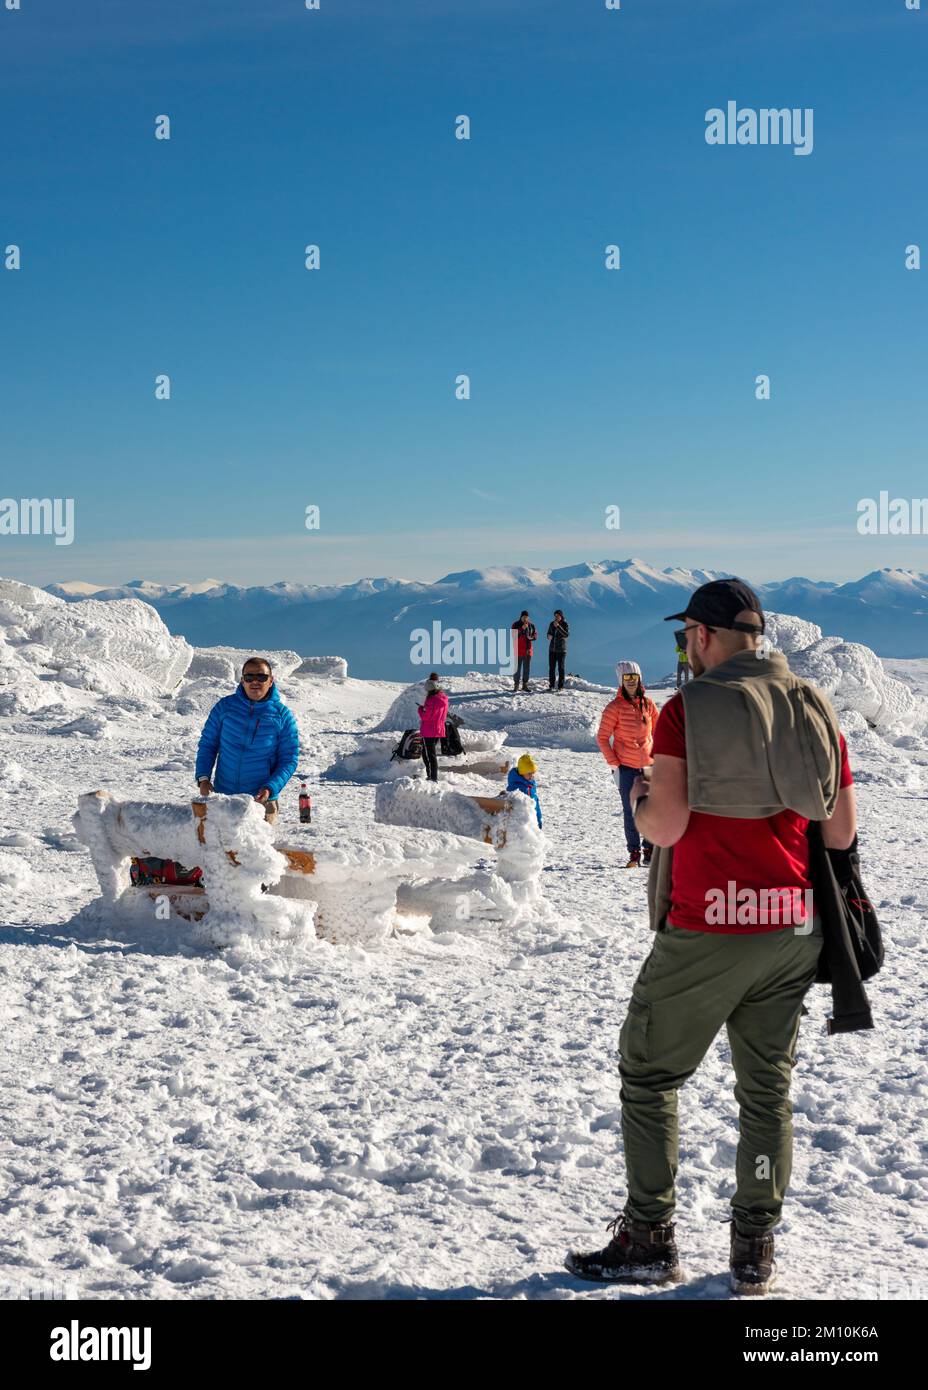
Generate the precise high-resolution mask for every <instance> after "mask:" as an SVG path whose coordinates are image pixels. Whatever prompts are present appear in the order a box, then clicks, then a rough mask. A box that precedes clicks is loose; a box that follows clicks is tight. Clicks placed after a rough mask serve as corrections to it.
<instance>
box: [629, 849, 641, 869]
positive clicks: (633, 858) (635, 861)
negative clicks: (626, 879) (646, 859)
mask: <svg viewBox="0 0 928 1390" xmlns="http://www.w3.org/2000/svg"><path fill="white" fill-rule="evenodd" d="M640 863H641V850H640V849H631V850H629V852H628V863H627V864H626V865H625V867H626V869H637V867H638V865H639V864H640Z"/></svg>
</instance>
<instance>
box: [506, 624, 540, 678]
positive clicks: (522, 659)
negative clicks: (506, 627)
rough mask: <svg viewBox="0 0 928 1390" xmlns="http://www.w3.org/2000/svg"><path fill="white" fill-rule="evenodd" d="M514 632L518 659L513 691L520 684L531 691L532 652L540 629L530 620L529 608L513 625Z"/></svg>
mask: <svg viewBox="0 0 928 1390" xmlns="http://www.w3.org/2000/svg"><path fill="white" fill-rule="evenodd" d="M512 630H513V632H515V634H516V656H517V657H518V661H517V663H516V673H515V684H514V685H513V690H518V688H519V684H520V683H521V685H522V689H523V690H529V683H528V673H529V671H530V670H531V666H532V652H533V651H534V650H535V643H536V642H537V641H538V629H537V627H536V626H535V624H534V623H533V622H531V621H530V620H529V616H528V609H527V608H523V609H522V612H521V613H520V614H519V619H518V622H515V623H513V625H512ZM529 693H531V692H529Z"/></svg>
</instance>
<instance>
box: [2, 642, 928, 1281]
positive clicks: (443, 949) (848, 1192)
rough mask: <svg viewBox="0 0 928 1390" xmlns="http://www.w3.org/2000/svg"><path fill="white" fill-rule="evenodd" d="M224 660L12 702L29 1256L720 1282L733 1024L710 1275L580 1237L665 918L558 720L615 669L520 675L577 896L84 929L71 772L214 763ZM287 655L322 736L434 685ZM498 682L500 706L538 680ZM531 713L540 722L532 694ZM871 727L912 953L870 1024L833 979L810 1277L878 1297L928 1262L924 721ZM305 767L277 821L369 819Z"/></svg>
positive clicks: (138, 781) (23, 1190) (803, 1142)
mask: <svg viewBox="0 0 928 1390" xmlns="http://www.w3.org/2000/svg"><path fill="white" fill-rule="evenodd" d="M4 630H5V631H7V634H9V628H6V629H4ZM43 631H45V632H46V634H47V633H48V629H43ZM806 635H808V634H806ZM17 641H19V639H14V642H13V643H12V645H11V649H12V650H13V651H14V652H15V653H16V654H17V660H21V661H23V662H24V663H25V664H27V665H28V664H29V662H28V659H27V656H26V655H25V652H24V648H23V646H22V645H21V644H20V645H16V643H17ZM806 645H808V644H806ZM47 652H50V653H51V655H52V656H53V658H54V659H55V660H57V659H58V656H60V653H57V654H56V653H55V651H54V649H51V648H49V649H47ZM246 654H247V653H246ZM197 655H198V654H197V653H194V658H195V659H196V657H197ZM120 662H121V658H119V657H117V658H114V668H113V669H114V671H118V669H119V666H120ZM36 669H38V668H36ZM196 669H199V670H200V671H201V672H202V673H201V674H198V675H196V676H193V677H192V678H191V679H189V680H182V681H181V682H180V684H179V685H177V686H176V687H175V688H174V689H173V690H172V691H171V692H170V693H169V694H166V695H160V696H155V697H151V698H149V697H147V696H146V697H145V698H144V700H143V699H141V698H139V700H138V706H137V707H136V706H133V705H132V704H131V702H129V701H126V700H125V699H124V702H123V705H122V706H117V705H116V704H114V703H113V701H114V698H115V697H114V696H113V695H112V694H106V693H94V692H93V691H88V690H86V689H85V688H83V687H81V688H77V687H71V686H67V685H65V684H61V685H60V689H59V686H58V685H57V684H56V683H55V682H49V681H47V680H46V681H43V682H42V684H43V685H52V686H53V688H54V691H55V693H56V697H57V694H59V693H60V691H65V692H67V691H71V692H72V694H73V696H74V698H76V699H79V700H80V701H83V702H85V704H84V705H83V706H82V709H83V711H84V714H85V717H87V718H88V719H89V718H90V717H91V716H92V715H94V714H99V715H100V717H101V718H102V719H103V720H104V724H105V727H106V729H107V736H106V738H105V740H103V741H101V740H99V739H95V738H93V737H92V736H90V737H88V735H87V734H86V733H82V732H80V731H75V732H72V733H70V734H67V735H63V736H61V737H56V738H50V737H49V736H48V734H49V729H48V727H47V724H46V723H44V722H43V721H42V720H41V719H37V717H36V714H35V712H33V711H32V710H30V709H28V708H27V709H20V708H16V709H14V710H12V711H11V712H7V713H5V714H2V715H0V731H2V735H3V753H2V755H0V762H2V769H0V771H2V773H3V776H2V778H0V885H2V888H3V892H2V898H0V902H2V913H3V916H2V920H3V922H4V923H5V924H7V925H6V928H5V930H3V931H2V932H0V971H2V973H3V981H4V989H3V991H2V995H0V1017H2V1020H3V1024H4V1036H5V1039H6V1051H5V1061H6V1065H5V1069H4V1075H3V1081H2V1085H0V1123H2V1132H3V1135H4V1139H3V1144H2V1155H0V1163H2V1169H3V1187H4V1194H5V1199H6V1220H5V1221H4V1223H3V1225H2V1227H0V1284H5V1285H6V1286H7V1287H13V1288H16V1289H29V1288H33V1289H39V1288H41V1287H42V1286H43V1285H49V1284H50V1285H53V1286H55V1287H57V1288H59V1289H61V1288H62V1287H64V1288H66V1289H69V1290H70V1291H71V1292H73V1293H74V1294H75V1295H76V1296H80V1297H89V1298H109V1297H125V1298H148V1297H153V1298H169V1299H174V1298H233V1297H252V1298H255V1297H260V1298H267V1297H294V1296H298V1297H303V1298H308V1297H314V1298H322V1299H334V1298H349V1299H350V1298H362V1297H375V1298H386V1297H390V1298H422V1297H426V1298H431V1297H435V1298H449V1297H456V1298H466V1299H469V1298H491V1299H498V1298H517V1299H521V1298H549V1299H550V1298H554V1299H573V1298H594V1299H616V1298H622V1299H623V1300H631V1299H639V1298H644V1299H649V1300H651V1299H654V1298H661V1299H666V1298H671V1299H691V1298H709V1299H714V1298H727V1297H728V1296H729V1295H728V1285H727V1253H728V1252H727V1231H726V1229H725V1227H724V1225H723V1224H722V1223H723V1221H724V1220H725V1219H726V1217H727V1213H728V1205H727V1202H728V1197H729V1194H730V1192H731V1190H732V1183H733V1162H734V1149H735V1142H736V1137H737V1128H736V1107H735V1102H734V1097H733V1094H732V1086H733V1079H732V1075H731V1069H730V1066H729V1061H728V1049H727V1044H726V1043H725V1041H724V1039H719V1040H718V1041H717V1042H716V1044H715V1045H714V1047H713V1048H712V1049H711V1050H710V1053H709V1055H708V1057H707V1058H706V1060H705V1062H704V1064H703V1066H702V1067H701V1069H700V1070H699V1072H698V1073H697V1075H696V1076H695V1077H694V1078H693V1080H692V1081H691V1082H690V1084H689V1085H688V1086H687V1087H686V1088H685V1089H684V1091H683V1093H682V1095H681V1104H680V1114H681V1168H680V1175H679V1210H678V1222H679V1226H678V1237H679V1240H680V1245H681V1254H682V1256H683V1260H684V1265H685V1269H686V1274H687V1278H686V1281H685V1282H684V1283H682V1284H680V1285H679V1286H677V1287H675V1288H673V1289H671V1290H664V1291H662V1292H659V1293H655V1292H654V1291H649V1290H647V1289H646V1288H629V1289H624V1290H618V1289H615V1288H608V1287H604V1288H598V1287H596V1286H590V1285H585V1284H582V1283H581V1282H580V1281H578V1280H576V1279H574V1278H572V1277H571V1276H570V1275H568V1274H567V1273H566V1272H565V1271H564V1270H563V1269H562V1268H561V1261H562V1257H563V1253H564V1250H565V1248H566V1247H567V1246H568V1245H577V1244H581V1245H590V1244H594V1243H595V1244H599V1243H600V1242H601V1241H604V1240H605V1231H604V1225H605V1222H606V1221H607V1220H608V1219H610V1218H611V1217H612V1216H613V1215H614V1214H615V1212H616V1211H617V1210H618V1209H619V1206H620V1205H621V1199H622V1190H623V1161H622V1156H621V1148H620V1143H619V1085H618V1076H617V1072H616V1047H617V1039H618V1030H619V1025H620V1023H621V1019H622V1016H623V1012H624V1007H625V1004H626V1001H627V999H628V996H629V993H630V990H631V985H632V981H633V980H634V977H635V974H636V972H637V969H638V967H639V965H640V963H641V961H642V960H643V958H644V956H645V955H646V954H647V952H648V950H649V948H650V944H651V938H650V933H649V931H648V928H647V921H646V911H645V892H644V890H645V875H644V874H640V875H639V874H637V873H634V874H625V873H622V872H620V871H618V869H617V865H618V863H619V862H620V860H624V852H623V851H624V845H623V843H622V836H621V818H620V815H619V806H618V799H617V796H616V793H615V788H614V785H613V783H612V779H611V778H610V777H609V775H608V773H607V771H606V769H605V764H604V763H603V761H602V759H601V758H600V756H599V754H598V753H597V752H595V751H577V750H576V749H575V748H573V747H569V746H564V742H563V739H562V731H563V729H564V727H565V725H567V724H569V723H570V722H571V721H576V727H577V728H581V727H583V726H584V724H587V725H588V721H589V720H590V718H591V717H592V716H594V715H595V712H596V708H597V706H598V705H600V704H601V703H604V702H605V700H606V699H607V698H609V696H610V695H611V693H612V692H611V689H610V688H606V689H604V690H602V691H595V690H589V689H586V690H583V689H580V690H577V691H575V692H571V693H568V694H566V695H563V696H560V697H558V696H554V697H549V696H548V695H547V694H543V695H541V696H538V697H525V713H526V715H527V716H528V717H529V718H530V719H531V720H532V721H533V722H534V730H533V740H534V741H533V742H532V743H531V744H530V746H532V747H533V748H534V749H535V750H536V751H537V754H538V762H539V786H540V795H541V799H542V805H543V809H544V816H545V834H546V837H547V848H546V867H545V870H544V872H543V881H544V891H545V897H546V900H547V902H548V903H549V904H550V906H551V909H552V911H553V913H554V914H555V915H554V918H553V920H550V921H549V920H543V921H538V922H535V923H530V924H527V925H524V926H521V927H519V928H518V929H516V930H515V931H512V930H510V931H507V932H505V933H504V932H501V931H500V930H499V929H498V928H494V927H487V926H480V925H479V924H473V923H470V924H467V925H466V926H465V925H463V924H462V927H461V929H460V930H456V931H447V932H443V933H439V934H436V935H432V934H430V933H429V932H428V931H425V930H423V929H422V927H421V920H420V922H419V923H418V925H417V923H416V922H415V921H413V920H409V921H406V922H404V923H401V930H400V932H399V934H398V935H397V936H396V937H395V938H394V939H392V940H390V941H389V942H388V943H387V944H386V945H385V946H384V947H383V948H382V949H381V950H379V951H365V950H361V949H358V948H347V949H339V948H335V947H331V946H328V945H327V944H326V943H321V944H319V945H317V946H315V947H314V948H313V949H311V950H305V949H303V950H301V949H297V948H295V947H293V946H290V945H286V944H285V945H281V946H278V947H277V948H275V949H273V950H270V949H269V950H266V951H263V952H257V953H245V952H234V951H233V952H226V953H223V954H221V955H220V954H217V953H215V952H209V951H201V950H196V949H194V948H192V947H191V946H190V945H189V944H188V939H187V938H186V937H185V935H184V933H183V932H181V931H180V930H178V932H177V933H176V935H175V936H173V937H172V935H171V933H170V932H169V931H167V930H165V929H163V930H161V931H160V932H154V931H152V932H150V933H147V934H146V933H145V932H143V931H136V932H135V933H134V934H133V933H128V934H127V933H122V934H117V933H115V932H112V931H110V932H108V931H107V930H106V929H105V927H97V928H96V930H95V931H93V930H91V929H90V928H89V927H84V928H82V929H80V930H78V929H75V928H74V926H73V925H71V924H72V919H73V917H74V915H75V913H76V912H77V910H78V909H79V908H80V907H81V906H83V905H84V904H86V903H87V902H88V901H90V900H91V899H92V897H93V896H94V894H95V891H96V888H95V883H94V881H93V878H92V874H91V870H90V864H89V860H88V858H87V855H86V853H85V851H84V850H83V847H82V846H80V845H79V844H78V843H77V842H76V841H75V839H74V836H73V833H72V832H71V827H70V816H71V812H72V810H73V809H74V802H75V798H76V795H77V793H78V792H80V791H84V790H87V789H90V788H93V787H98V786H99V787H105V788H108V789H109V790H111V791H112V792H113V794H114V795H117V796H120V797H131V798H136V799H149V800H164V801H181V800H183V799H184V798H185V797H187V796H188V795H189V794H190V792H191V790H192V775H193V764H192V758H193V751H194V748H195V744H196V740H197V736H198V734H199V729H200V727H201V724H202V719H203V717H204V716H205V713H206V711H207V709H208V708H209V705H210V704H211V702H212V700H214V699H215V698H218V696H219V695H220V694H224V693H227V692H228V690H229V688H230V686H229V684H228V682H227V680H226V679H225V677H224V676H223V675H222V674H221V673H220V674H217V675H210V674H209V672H208V671H203V669H202V667H201V666H198V667H197V668H196ZM43 670H44V671H45V674H48V669H47V668H43ZM107 670H108V668H107ZM99 674H100V668H99V666H98V676H99ZM896 674H897V677H898V678H900V679H901V677H902V673H901V672H899V670H898V667H897V670H896ZM906 676H907V678H908V679H907V680H904V681H903V683H904V684H907V685H908V688H909V690H910V693H912V694H913V695H918V694H920V693H924V692H925V690H926V688H928V678H926V674H925V670H924V668H920V670H919V671H918V672H914V671H912V670H909V671H907V672H906ZM120 678H121V677H120ZM910 681H911V682H915V684H910V683H909V682H910ZM918 682H921V683H922V691H919V689H918V688H917V685H918ZM281 687H282V691H283V694H284V697H285V698H286V699H287V701H288V702H289V703H290V704H291V705H292V707H293V708H294V710H295V713H296V715H297V718H298V722H299V725H300V729H301V736H302V739H303V741H304V764H305V767H306V769H307V770H308V769H310V768H316V769H321V768H324V767H326V766H328V765H329V764H330V763H331V762H332V761H333V760H334V758H335V757H336V755H337V754H338V753H340V752H343V751H345V750H346V749H349V748H352V747H354V746H355V745H356V742H357V739H358V736H359V735H361V734H363V733H365V732H366V731H370V730H371V729H373V728H374V727H379V726H386V725H387V724H388V723H389V720H390V719H392V718H394V717H395V710H396V708H397V705H396V702H397V700H399V701H400V702H401V704H400V706H399V708H404V706H403V705H402V701H404V700H407V699H408V695H407V694H406V693H404V691H403V689H402V688H401V687H399V686H397V685H395V684H391V683H387V682H377V681H363V680H356V679H354V678H352V677H348V678H347V679H344V678H335V679H333V678H331V677H327V676H312V675H311V676H308V677H307V676H296V675H285V676H283V677H282V680H281ZM459 693H460V694H461V695H462V696H463V695H464V694H466V693H468V692H466V691H463V690H462V691H460V692H459ZM471 693H473V694H477V693H478V692H476V691H473V692H471ZM652 693H654V694H655V695H656V698H658V699H659V700H662V699H664V698H666V696H667V694H668V693H669V692H667V691H657V692H652ZM486 694H487V697H488V698H487V702H486V703H487V709H488V710H489V709H490V707H491V706H492V717H493V719H499V718H500V717H501V715H505V714H506V710H507V705H506V700H507V699H509V698H510V697H507V696H506V695H505V693H504V692H503V691H500V690H497V689H494V688H493V687H492V685H489V687H488V689H487V691H486ZM529 702H534V703H532V704H530V703H529ZM510 703H512V702H511V700H510ZM472 704H473V705H474V706H476V704H477V701H476V700H474V701H473V702H472ZM391 707H393V709H394V714H392V715H389V716H388V711H390V709H391ZM117 710H118V711H119V712H118V714H117V713H116V711H117ZM530 711H531V713H530ZM516 713H518V711H516ZM506 717H508V715H507V716H506ZM488 718H489V715H488ZM546 723H547V724H550V728H548V730H547V733H546V731H545V725H546ZM507 727H508V730H509V736H510V742H512V740H513V737H514V736H515V737H516V738H518V736H519V733H520V731H521V732H523V733H524V732H525V729H526V722H525V721H522V720H521V719H520V720H518V721H516V722H510V724H509V725H507ZM845 728H846V730H847V736H848V743H849V747H850V754H851V761H852V765H853V766H854V768H855V772H856V774H857V780H858V795H859V801H860V806H861V840H862V848H863V862H864V872H865V878H866V881H867V883H868V884H869V886H870V891H871V893H872V894H873V896H874V899H875V901H876V903H877V906H878V909H879V912H880V916H881V919H882V921H883V924H884V928H885V931H886V935H887V946H888V953H889V954H888V963H887V967H886V969H885V971H884V972H883V973H882V974H881V975H880V976H879V977H878V978H877V979H876V980H875V981H874V982H873V984H872V986H871V987H870V995H871V1001H872V1004H873V1008H874V1014H875V1017H876V1020H877V1027H876V1029H875V1031H874V1032H873V1033H871V1034H854V1035H849V1036H844V1037H838V1038H829V1037H827V1036H826V1035H825V1034H824V1031H823V1024H824V1019H825V1017H826V1016H827V1013H828V1012H829V1008H828V1003H829V994H828V991H827V989H824V988H822V987H817V988H816V989H814V990H813V992H812V994H811V996H810V1000H809V1008H810V1014H809V1016H808V1017H807V1018H806V1019H805V1020H804V1022H803V1027H802V1034H801V1040H800V1047H799V1059H798V1064H797V1068H796V1074H795V1080H794V1087H793V1098H794V1108H795V1129H796V1152H795V1166H794V1173H793V1185H792V1192H791V1196H790V1198H789V1200H788V1202H787V1206H786V1214H785V1221H784V1223H783V1226H782V1228H781V1236H780V1239H779V1245H778V1254H779V1256H780V1259H781V1270H782V1272H781V1278H780V1283H779V1285H778V1287H777V1289H776V1294H775V1296H776V1297H778V1298H781V1299H795V1298H805V1297H810V1298H813V1299H816V1298H831V1297H834V1298H840V1299H848V1300H854V1299H858V1298H861V1297H865V1296H874V1295H876V1294H879V1292H880V1289H879V1280H880V1279H882V1280H883V1281H884V1286H883V1296H889V1297H900V1296H902V1297H911V1296H913V1287H915V1288H916V1293H915V1295H914V1296H919V1295H918V1293H917V1287H918V1285H917V1281H921V1286H920V1287H921V1296H924V1289H925V1287H926V1283H928V1239H926V1236H925V1230H926V1225H928V1164H926V1161H925V1150H924V1144H925V1139H926V1131H928V1067H926V1037H925V1013H924V991H925V984H926V979H928V947H926V934H925V933H926V926H928V917H926V912H928V909H926V903H928V855H926V853H925V845H926V843H928V744H926V740H925V737H924V733H923V732H921V733H918V732H916V733H909V734H907V735H898V736H897V735H895V734H889V735H888V736H886V737H884V736H883V734H881V733H880V732H878V731H877V730H876V729H874V728H871V727H870V726H869V725H868V724H867V723H866V721H865V720H864V718H863V716H862V715H861V714H860V713H858V712H855V711H850V712H849V714H848V716H847V718H846V721H845ZM523 741H527V740H523ZM312 791H313V800H314V823H313V826H312V828H311V830H310V831H309V832H306V831H305V830H302V829H301V827H300V826H299V825H298V822H297V816H296V805H295V802H296V792H295V788H294V787H293V786H291V787H290V788H288V789H287V791H286V792H285V793H284V797H283V801H282V833H284V834H285V835H286V837H287V838H288V839H289V840H290V841H291V842H298V841H299V837H300V836H301V835H303V836H304V842H305V843H306V844H307V845H309V844H317V845H322V846H324V845H325V844H327V843H330V842H335V841H343V842H346V843H349V842H350V843H357V844H363V842H364V840H365V837H366V836H368V835H369V834H370V827H371V824H372V817H373V804H374V797H375V788H374V787H373V786H370V785H352V784H342V783H340V784H329V783H320V782H319V781H318V780H316V778H315V777H314V778H313V783H312ZM422 833H423V834H427V833H428V832H422ZM903 1279H907V1280H908V1281H909V1282H908V1283H907V1284H903V1283H902V1280H903ZM913 1281H914V1282H913ZM871 1286H872V1287H871Z"/></svg>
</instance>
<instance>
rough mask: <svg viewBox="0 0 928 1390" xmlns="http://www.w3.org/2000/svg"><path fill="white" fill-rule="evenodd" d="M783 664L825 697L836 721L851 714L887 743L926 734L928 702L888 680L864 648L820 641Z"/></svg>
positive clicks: (836, 640)
mask: <svg viewBox="0 0 928 1390" xmlns="http://www.w3.org/2000/svg"><path fill="white" fill-rule="evenodd" d="M788 659H789V664H790V669H791V670H792V671H795V673H796V675H797V676H803V677H804V678H805V679H806V680H809V681H811V682H812V684H813V685H815V686H817V687H818V689H819V690H821V691H822V693H823V694H824V695H827V696H828V697H829V699H830V700H831V702H832V704H833V705H834V707H835V709H836V710H837V712H838V714H839V715H841V716H846V715H847V714H848V713H853V712H856V713H857V714H859V715H861V716H862V717H863V718H864V719H865V720H866V721H867V723H868V724H869V725H870V726H871V728H873V729H875V730H876V731H877V733H879V734H881V735H883V736H884V737H887V738H893V737H899V736H901V735H904V734H918V733H923V732H924V731H925V730H926V729H928V700H926V699H925V698H924V697H923V696H921V695H919V694H918V693H917V692H915V691H914V690H912V688H911V687H910V686H908V685H905V684H903V682H902V681H898V680H895V679H894V677H892V676H890V675H888V674H887V672H886V671H885V669H884V667H883V663H882V662H881V661H880V658H879V657H878V656H877V655H876V653H875V652H873V651H871V650H870V648H869V647H864V646H861V645H860V643H859V642H843V641H842V640H841V638H840V637H822V638H820V639H819V640H818V641H816V642H813V643H812V644H811V646H808V647H803V648H802V649H801V650H799V651H793V652H791V653H790V654H789V658H788Z"/></svg>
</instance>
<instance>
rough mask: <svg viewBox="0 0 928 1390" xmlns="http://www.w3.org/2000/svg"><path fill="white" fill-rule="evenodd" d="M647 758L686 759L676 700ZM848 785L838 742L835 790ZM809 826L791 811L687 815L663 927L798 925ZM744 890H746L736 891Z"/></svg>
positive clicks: (735, 929)
mask: <svg viewBox="0 0 928 1390" xmlns="http://www.w3.org/2000/svg"><path fill="white" fill-rule="evenodd" d="M652 754H653V755H654V756H659V755H661V754H663V755H664V756H666V757H670V758H682V759H683V760H684V761H685V760H686V723H685V714H684V706H683V699H682V696H681V695H679V694H677V695H674V696H672V697H671V698H670V699H669V700H668V701H667V703H666V705H664V707H663V709H662V710H661V713H660V718H659V719H658V721H657V727H656V728H655V730H654V746H653V749H652ZM853 781H854V779H853V777H852V776H851V768H850V764H849V763H848V758H847V744H846V743H845V741H844V735H843V734H842V735H841V786H842V787H849V786H851V784H852V783H853ZM808 824H809V822H808V820H806V818H805V817H804V816H798V815H797V814H796V812H795V811H780V812H778V813H777V815H775V816H766V817H762V818H761V819H759V820H740V819H735V818H734V817H733V816H709V815H706V814H705V813H704V812H702V811H691V812H690V819H689V823H688V825H687V827H686V830H685V831H684V832H683V835H682V836H681V837H680V839H679V840H678V841H677V843H676V844H675V845H674V847H673V875H672V880H671V895H670V910H669V911H668V913H667V921H668V922H669V923H670V925H671V926H673V927H688V928H689V929H690V930H692V931H709V932H727V933H740V932H763V931H781V930H783V928H784V927H792V926H795V925H796V924H797V923H801V922H804V921H805V918H806V904H807V902H808V899H806V897H805V896H804V895H805V894H806V893H810V892H811V887H812V885H811V883H810V882H809V842H808V840H807V839H806V827H807V826H808ZM743 890H746V891H743Z"/></svg>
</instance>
